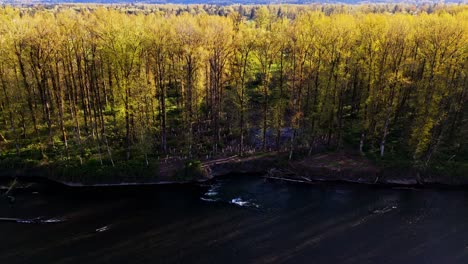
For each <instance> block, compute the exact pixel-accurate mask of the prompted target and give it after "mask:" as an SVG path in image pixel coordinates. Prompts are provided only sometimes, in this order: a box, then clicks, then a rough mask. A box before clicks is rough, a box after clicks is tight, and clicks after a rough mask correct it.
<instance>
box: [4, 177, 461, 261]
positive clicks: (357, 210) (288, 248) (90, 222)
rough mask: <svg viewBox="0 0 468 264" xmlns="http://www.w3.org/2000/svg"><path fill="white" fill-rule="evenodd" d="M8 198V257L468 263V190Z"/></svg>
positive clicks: (223, 183)
mask: <svg viewBox="0 0 468 264" xmlns="http://www.w3.org/2000/svg"><path fill="white" fill-rule="evenodd" d="M15 198H16V201H15V203H14V204H9V203H8V202H7V201H6V199H3V200H0V217H2V218H19V219H22V220H31V219H36V220H34V221H20V222H8V221H2V222H0V263H2V264H7V263H8V264H12V263H87V264H89V263H468V192H466V191H463V190H435V189H398V188H376V187H373V186H364V185H349V184H348V185H340V184H317V185H308V184H293V183H285V182H279V181H268V180H265V179H263V178H260V177H249V176H232V177H228V178H222V179H218V180H216V181H214V182H212V183H210V184H205V185H202V186H186V185H185V186H184V185H180V186H157V187H144V188H136V187H128V188H84V189H70V188H65V189H64V188H56V187H54V188H44V187H41V188H39V189H37V188H33V189H26V190H23V191H17V192H16V194H15Z"/></svg>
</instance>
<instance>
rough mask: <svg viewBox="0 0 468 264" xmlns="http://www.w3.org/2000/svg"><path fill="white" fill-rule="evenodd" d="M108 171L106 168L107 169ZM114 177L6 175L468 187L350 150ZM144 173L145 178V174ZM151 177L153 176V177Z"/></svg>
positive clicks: (10, 174)
mask: <svg viewBox="0 0 468 264" xmlns="http://www.w3.org/2000/svg"><path fill="white" fill-rule="evenodd" d="M101 169H102V168H101ZM110 170H111V172H112V171H114V170H115V171H117V172H118V173H117V174H115V175H112V173H108V174H107V175H108V176H102V175H101V174H99V175H98V176H95V175H94V174H93V171H89V170H88V171H87V173H85V174H83V175H77V174H79V172H80V170H75V171H74V172H73V173H72V174H71V176H70V175H66V173H67V172H70V171H73V168H69V169H66V170H64V169H60V170H58V171H60V173H59V172H58V171H55V170H54V168H51V167H40V168H23V169H5V170H2V172H1V173H0V177H3V178H19V179H23V180H29V181H35V180H38V179H44V178H46V179H49V180H52V181H55V182H57V183H60V184H63V185H66V186H70V187H89V186H91V187H92V186H94V187H110V186H148V185H168V184H190V183H201V182H206V181H210V180H212V179H214V178H217V177H221V176H228V175H233V174H249V175H258V176H262V177H265V178H268V179H272V180H281V181H291V182H301V183H317V182H348V183H359V184H372V185H390V186H425V185H445V186H465V185H467V186H468V177H466V178H465V177H460V176H458V177H457V176H450V175H442V174H437V173H433V172H431V171H425V172H422V171H418V170H416V169H411V168H394V167H383V166H378V165H376V164H374V163H373V162H371V161H370V160H369V159H367V158H366V157H364V156H362V155H359V154H358V153H352V152H347V151H337V152H324V153H318V154H315V155H311V156H307V155H305V156H303V157H301V158H296V159H293V160H289V159H288V153H285V152H279V153H278V152H269V153H261V154H256V155H252V156H248V157H239V156H229V157H223V158H218V159H210V160H206V161H203V162H200V161H182V160H176V159H166V160H162V161H161V162H160V163H159V164H158V166H154V167H149V168H146V169H145V168H139V169H138V170H137V171H136V173H133V172H134V171H132V173H130V174H129V175H126V174H125V172H126V171H128V168H127V169H126V170H120V171H119V170H118V169H117V170H116V169H115V168H110ZM139 171H141V172H142V173H144V175H145V176H139V175H138V172H139ZM148 175H150V176H148Z"/></svg>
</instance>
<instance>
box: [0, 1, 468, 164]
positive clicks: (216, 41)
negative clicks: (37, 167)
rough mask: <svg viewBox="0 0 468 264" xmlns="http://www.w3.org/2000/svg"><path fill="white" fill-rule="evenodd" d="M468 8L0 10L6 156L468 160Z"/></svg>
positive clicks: (71, 160)
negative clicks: (349, 154)
mask: <svg viewBox="0 0 468 264" xmlns="http://www.w3.org/2000/svg"><path fill="white" fill-rule="evenodd" d="M467 29H468V9H466V8H465V7H459V8H452V9H450V12H447V11H446V10H444V9H441V10H439V11H438V12H434V13H431V14H427V13H424V12H423V13H420V14H417V15H414V14H406V13H405V14H403V13H399V12H396V13H394V14H390V13H381V14H373V13H365V12H359V11H355V12H347V13H331V14H326V13H325V12H323V11H311V10H304V11H301V12H297V13H296V14H294V17H293V18H291V17H288V16H280V15H278V13H277V12H276V13H274V12H271V10H270V9H268V8H267V7H260V8H258V9H256V11H255V14H254V15H253V17H252V18H247V17H246V16H244V15H241V14H240V13H239V12H237V11H234V12H230V13H229V14H226V15H208V14H190V13H188V12H182V13H179V14H169V13H164V12H144V13H143V12H130V13H129V12H127V10H126V9H125V8H109V7H107V8H106V7H100V8H95V9H93V10H87V9H83V8H82V9H79V10H76V9H73V8H61V9H60V10H40V9H22V8H12V7H3V8H1V9H0V47H1V49H0V87H1V94H0V106H1V108H0V124H1V126H0V129H1V130H0V131H1V133H0V135H1V137H0V141H1V142H0V148H1V158H2V159H7V158H12V157H19V158H20V159H21V160H23V161H25V160H28V161H30V162H33V163H34V162H35V163H39V164H47V163H48V162H53V161H61V162H64V163H65V164H75V165H77V164H83V162H87V161H89V160H94V161H96V162H98V163H99V164H101V165H105V166H115V164H116V163H129V162H132V161H141V162H142V164H143V163H146V165H148V164H149V163H150V162H152V161H153V160H157V159H158V158H160V157H168V156H171V155H180V156H184V157H186V158H193V157H195V158H201V157H207V156H208V157H209V156H213V155H222V154H223V153H238V154H241V155H243V154H245V153H246V152H248V151H251V150H253V149H256V150H263V151H270V150H271V151H272V150H288V151H290V152H291V155H293V153H294V151H295V150H296V149H301V150H307V151H308V152H309V153H311V152H313V151H314V150H315V149H318V148H323V147H327V148H335V149H336V148H337V149H340V148H349V147H351V148H354V149H356V150H359V151H360V152H361V153H363V154H367V155H371V156H374V157H376V158H378V159H385V158H398V157H399V158H401V159H402V160H407V161H410V162H411V164H413V165H416V166H420V167H427V166H429V165H431V164H434V165H437V164H438V163H437V162H433V161H441V162H442V163H443V164H447V163H451V164H452V163H453V164H460V163H463V161H466V158H467V157H468V153H467V148H466V145H465V144H466V143H467V138H468V136H467V135H468V128H467V122H466V118H467V112H468V110H467V105H466V101H467V98H468V95H467V93H468V91H467V90H468V83H467V78H468V77H467V66H468V56H467V55H468V46H467V43H468V37H467Z"/></svg>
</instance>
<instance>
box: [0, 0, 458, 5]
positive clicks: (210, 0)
mask: <svg viewBox="0 0 468 264" xmlns="http://www.w3.org/2000/svg"><path fill="white" fill-rule="evenodd" d="M64 3H66V4H70V3H95V4H216V5H233V4H244V5H245V4H314V3H315V4H317V3H319V4H340V3H342V4H374V3H376V4H382V3H388V4H390V3H392V4H394V3H405V4H427V3H430V4H436V3H461V4H466V3H467V0H446V1H444V0H442V1H436V0H433V1H431V0H413V1H395V0H370V1H365V0H142V1H141V0H140V1H131V0H3V1H0V4H9V5H30V4H46V5H49V4H50V5H55V4H64Z"/></svg>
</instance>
